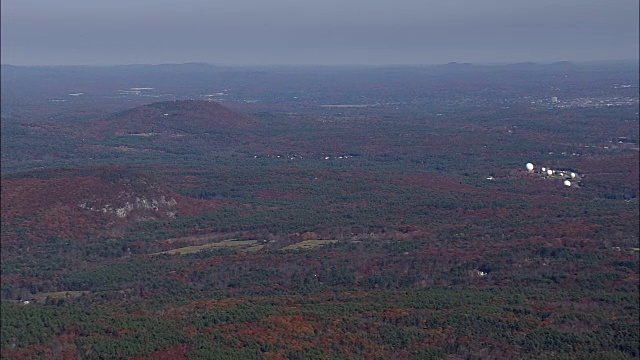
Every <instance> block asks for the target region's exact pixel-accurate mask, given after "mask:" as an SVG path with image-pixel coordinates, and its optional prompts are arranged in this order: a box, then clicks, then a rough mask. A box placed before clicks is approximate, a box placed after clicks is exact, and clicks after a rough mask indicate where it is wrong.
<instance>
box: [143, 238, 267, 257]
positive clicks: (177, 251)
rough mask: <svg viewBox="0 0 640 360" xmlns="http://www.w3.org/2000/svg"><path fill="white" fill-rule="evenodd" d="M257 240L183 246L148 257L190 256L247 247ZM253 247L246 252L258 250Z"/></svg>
mask: <svg viewBox="0 0 640 360" xmlns="http://www.w3.org/2000/svg"><path fill="white" fill-rule="evenodd" d="M257 242H258V241H257V240H224V241H221V242H217V243H210V244H204V245H198V246H185V247H181V248H177V249H173V250H168V251H161V252H157V253H153V254H149V255H161V254H169V255H174V254H180V255H184V254H191V253H195V252H198V251H202V250H207V249H215V248H223V247H234V248H235V247H247V246H249V245H254V244H255V243H257ZM255 248H256V247H255V246H251V247H249V248H248V249H247V251H257V250H259V249H255Z"/></svg>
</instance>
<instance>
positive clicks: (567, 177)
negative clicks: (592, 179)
mask: <svg viewBox="0 0 640 360" xmlns="http://www.w3.org/2000/svg"><path fill="white" fill-rule="evenodd" d="M525 167H526V168H527V171H528V172H529V173H534V172H535V171H534V169H535V166H534V165H533V163H527V164H526V165H525ZM540 172H541V174H543V175H546V176H549V177H551V176H553V177H557V178H561V179H564V185H565V186H571V180H574V179H576V178H577V177H578V175H577V174H576V173H574V172H571V171H564V170H553V169H547V168H545V167H542V168H540Z"/></svg>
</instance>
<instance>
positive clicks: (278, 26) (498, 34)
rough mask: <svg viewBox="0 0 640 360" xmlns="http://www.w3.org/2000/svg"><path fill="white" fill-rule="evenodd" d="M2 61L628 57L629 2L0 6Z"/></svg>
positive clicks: (633, 3) (119, 0) (129, 1)
mask: <svg viewBox="0 0 640 360" xmlns="http://www.w3.org/2000/svg"><path fill="white" fill-rule="evenodd" d="M0 6H1V7H2V12H1V16H2V21H1V23H0V25H1V33H0V34H1V36H2V42H1V50H2V52H1V58H0V63H2V64H11V65H25V66H33V65H52V66H58V65H128V64H180V63H189V62H203V63H209V64H213V65H220V66H256V65H417V64H424V65H434V64H446V63H449V62H459V63H473V64H494V63H501V64H505V63H519V62H537V63H550V62H556V61H571V62H585V61H609V60H616V59H625V60H635V59H637V58H638V57H639V56H638V53H639V51H640V50H639V49H640V48H639V42H640V35H639V33H640V31H639V26H640V25H639V17H638V12H639V11H640V6H639V3H638V1H637V0H617V1H615V2H611V1H608V0H580V1H578V0H561V1H557V0H555V1H554V0H539V1H535V2H532V1H517V0H479V1H474V2H468V1H464V0H448V1H437V0H397V1H394V2H391V1H385V0H369V1H363V0H342V1H340V0H327V1H324V2H317V3H300V2H299V1H294V0H276V1H272V2H269V3H264V2H261V1H257V0H238V1H234V2H218V1H204V0H185V1H183V2H175V1H169V0H155V1H149V0H112V1H108V2H105V1H100V2H98V1H91V0H84V1H80V0H61V1H57V2H51V1H48V0H22V1H3V2H1V3H0Z"/></svg>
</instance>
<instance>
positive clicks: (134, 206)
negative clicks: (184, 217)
mask: <svg viewBox="0 0 640 360" xmlns="http://www.w3.org/2000/svg"><path fill="white" fill-rule="evenodd" d="M177 204H178V202H177V201H176V199H174V198H170V199H169V200H167V199H166V197H165V196H164V195H160V196H159V197H158V198H145V197H142V198H140V197H136V198H135V199H132V200H131V201H125V202H124V203H119V204H103V205H98V204H90V203H89V202H88V201H85V202H82V203H80V205H79V206H80V208H81V209H85V210H90V211H97V212H102V213H104V214H115V215H116V216H117V217H119V218H126V217H127V216H129V215H130V214H131V213H132V212H134V211H135V210H139V211H143V212H146V213H149V212H150V213H152V214H153V213H154V212H156V213H158V214H160V215H165V216H167V217H170V218H173V217H175V216H176V212H177V209H176V205H177ZM140 220H144V219H140Z"/></svg>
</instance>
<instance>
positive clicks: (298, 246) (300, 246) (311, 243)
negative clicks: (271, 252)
mask: <svg viewBox="0 0 640 360" xmlns="http://www.w3.org/2000/svg"><path fill="white" fill-rule="evenodd" d="M336 241H338V240H306V241H302V242H299V243H295V244H291V245H289V246H285V247H283V248H282V249H280V250H304V249H311V248H314V247H316V246H321V245H326V244H333V243H334V242H336Z"/></svg>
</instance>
